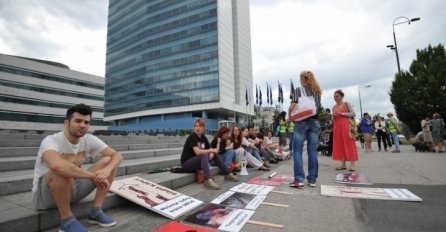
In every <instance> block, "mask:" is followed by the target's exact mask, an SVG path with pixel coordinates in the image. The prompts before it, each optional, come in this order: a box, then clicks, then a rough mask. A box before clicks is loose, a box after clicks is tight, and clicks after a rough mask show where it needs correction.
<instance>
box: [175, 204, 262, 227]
mask: <svg viewBox="0 0 446 232" xmlns="http://www.w3.org/2000/svg"><path fill="white" fill-rule="evenodd" d="M254 213H255V212H254V211H252V210H244V209H234V208H231V207H226V206H223V205H216V204H207V205H205V206H204V207H203V208H201V209H199V210H198V211H196V212H195V213H193V214H191V215H189V216H187V217H186V218H185V219H184V221H185V222H188V223H192V224H196V225H200V226H207V227H212V228H214V229H218V230H223V231H230V232H238V231H240V230H241V229H242V228H243V226H244V225H245V224H246V222H247V221H248V220H249V218H251V216H252V215H253V214H254Z"/></svg>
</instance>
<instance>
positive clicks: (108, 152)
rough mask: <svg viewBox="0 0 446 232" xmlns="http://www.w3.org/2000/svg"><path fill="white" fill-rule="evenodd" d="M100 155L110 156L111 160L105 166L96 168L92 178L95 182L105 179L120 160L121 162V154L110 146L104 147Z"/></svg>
mask: <svg viewBox="0 0 446 232" xmlns="http://www.w3.org/2000/svg"><path fill="white" fill-rule="evenodd" d="M101 154H102V156H104V157H106V156H108V157H111V161H110V162H109V163H108V165H107V166H105V168H103V169H101V170H98V171H96V172H95V173H94V178H93V180H94V181H95V182H97V183H98V182H102V181H104V180H105V179H107V178H108V177H109V176H110V174H111V173H112V171H113V170H114V169H115V168H117V167H118V166H119V165H120V164H121V162H122V155H121V154H119V153H118V152H117V151H115V149H113V148H111V147H106V148H104V149H103V150H102V151H101Z"/></svg>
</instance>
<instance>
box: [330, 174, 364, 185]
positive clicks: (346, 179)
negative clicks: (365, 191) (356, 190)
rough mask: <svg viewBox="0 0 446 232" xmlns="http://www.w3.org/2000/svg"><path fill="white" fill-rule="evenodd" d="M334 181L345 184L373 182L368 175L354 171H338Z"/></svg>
mask: <svg viewBox="0 0 446 232" xmlns="http://www.w3.org/2000/svg"><path fill="white" fill-rule="evenodd" d="M334 182H336V183H343V184H359V185H372V182H371V181H370V179H369V178H368V177H367V176H366V175H364V174H361V173H354V172H346V173H338V174H336V176H335V179H334Z"/></svg>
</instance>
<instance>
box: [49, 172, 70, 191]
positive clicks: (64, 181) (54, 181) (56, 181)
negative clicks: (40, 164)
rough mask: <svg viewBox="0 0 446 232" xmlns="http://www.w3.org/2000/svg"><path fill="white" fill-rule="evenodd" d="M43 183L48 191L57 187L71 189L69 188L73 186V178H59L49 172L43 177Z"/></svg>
mask: <svg viewBox="0 0 446 232" xmlns="http://www.w3.org/2000/svg"><path fill="white" fill-rule="evenodd" d="M45 183H46V185H47V186H48V188H49V189H50V190H53V189H55V188H58V187H64V188H66V187H69V188H71V186H72V184H73V178H71V177H63V176H59V175H57V174H55V173H53V172H51V171H49V172H48V173H47V175H46V176H45Z"/></svg>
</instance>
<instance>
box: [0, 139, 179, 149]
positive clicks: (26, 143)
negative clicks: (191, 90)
mask: <svg viewBox="0 0 446 232" xmlns="http://www.w3.org/2000/svg"><path fill="white" fill-rule="evenodd" d="M103 141H104V142H105V143H106V144H108V145H110V146H114V145H127V144H158V143H183V144H184V142H185V141H186V140H185V139H180V138H166V139H157V138H155V139H129V138H126V139H112V140H103ZM41 142H42V139H41V140H17V139H12V140H9V139H7V140H0V147H39V146H40V143H41Z"/></svg>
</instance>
